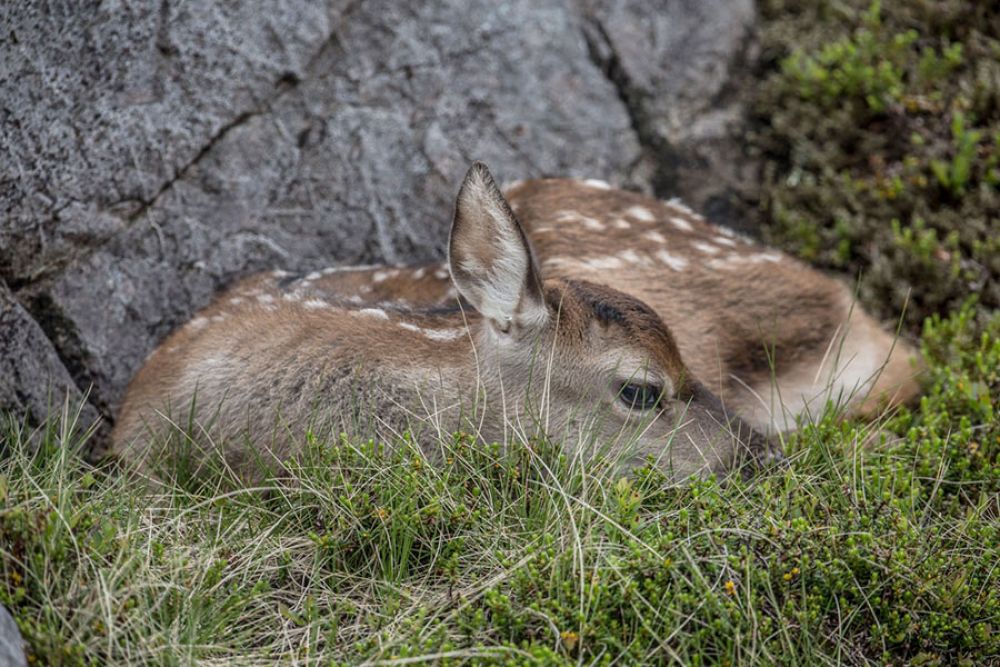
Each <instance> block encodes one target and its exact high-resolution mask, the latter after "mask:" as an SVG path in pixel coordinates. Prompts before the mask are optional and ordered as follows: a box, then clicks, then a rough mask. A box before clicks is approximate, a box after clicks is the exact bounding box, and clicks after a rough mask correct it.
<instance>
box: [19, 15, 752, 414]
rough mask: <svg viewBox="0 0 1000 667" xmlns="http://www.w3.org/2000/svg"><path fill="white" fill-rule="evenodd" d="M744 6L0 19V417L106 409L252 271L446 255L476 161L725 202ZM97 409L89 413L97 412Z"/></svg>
mask: <svg viewBox="0 0 1000 667" xmlns="http://www.w3.org/2000/svg"><path fill="white" fill-rule="evenodd" d="M753 14H754V12H753V5H752V3H751V2H750V0H730V1H725V0H711V1H704V2H701V1H699V0H684V1H683V2H676V1H674V0H670V1H667V0H659V1H658V2H653V3H646V2H638V1H632V0H630V1H628V2H611V1H610V0H606V1H598V0H578V1H577V2H573V1H572V0H515V1H513V2H508V3H502V4H501V3H493V2H488V1H486V0H473V1H462V0H448V1H444V2H436V3H399V2H391V1H388V0H384V1H378V0H368V1H353V2H352V1H337V0H331V1H330V2H328V3H326V4H321V3H316V2H311V1H309V0H280V1H278V2H272V3H268V4H267V7H266V9H265V8H264V7H263V5H262V3H256V2H252V3H225V4H223V3H218V2H203V3H202V2H199V3H181V2H174V1H172V0H161V1H160V2H159V3H150V2H141V1H138V0H124V1H123V2H119V3H115V4H114V5H113V6H110V5H104V4H100V5H98V4H95V3H79V2H68V1H63V2H46V3H42V2H29V3H5V4H4V5H3V6H2V7H0V35H3V39H2V40H0V127H2V131H0V279H2V281H3V282H4V283H5V285H0V322H2V325H3V326H2V328H0V372H2V375H0V410H13V411H14V412H15V413H16V414H27V415H29V417H30V418H31V419H33V420H37V419H39V418H41V417H43V416H44V415H45V414H46V412H47V406H48V405H49V404H50V403H49V402H48V400H43V398H46V399H47V397H48V391H49V389H48V388H49V387H56V389H57V390H58V392H62V394H60V395H66V394H68V395H69V396H70V397H73V398H77V397H79V396H80V395H82V393H83V392H84V391H86V390H88V389H89V392H90V393H89V401H90V404H91V406H92V407H93V409H95V410H96V411H97V412H100V413H102V414H104V415H106V416H108V415H112V414H113V411H114V408H115V406H116V404H117V402H118V401H119V400H120V398H121V396H122V392H123V391H124V388H125V385H126V383H127V381H128V379H129V377H130V376H131V375H132V373H133V372H134V371H135V370H136V368H137V367H138V365H139V364H141V362H142V360H143V359H144V357H145V355H146V354H147V353H148V352H149V351H150V350H151V349H152V348H153V346H154V345H155V344H156V343H157V342H158V341H159V340H160V339H161V338H162V337H163V336H164V335H165V334H166V333H167V332H169V331H170V330H171V329H172V328H173V327H174V326H176V325H177V324H178V323H180V322H182V321H184V320H185V319H186V318H187V317H189V316H190V315H191V313H192V312H193V311H194V310H196V309H197V308H198V307H200V306H202V305H204V304H205V303H206V302H207V301H208V300H209V298H210V297H211V295H212V293H213V292H214V291H215V290H217V289H218V288H219V287H221V286H223V285H225V284H226V283H228V282H229V281H231V280H233V279H234V278H236V277H239V276H242V275H245V274H247V273H249V272H252V271H255V270H259V269H262V268H269V267H279V268H288V269H295V270H308V269H312V268H316V267H320V266H325V265H329V264H333V263H358V262H374V261H379V262H381V261H387V262H410V261H421V260H427V259H431V258H438V257H441V256H442V254H443V249H444V245H443V242H444V239H445V236H446V233H447V228H448V224H449V222H450V214H451V206H452V198H453V196H454V193H455V190H456V187H457V183H458V180H459V178H460V177H461V175H462V173H463V172H464V170H465V168H466V167H467V165H468V164H469V162H470V161H471V160H473V159H482V160H485V161H487V162H488V163H489V164H490V165H491V166H492V168H493V169H494V171H495V173H497V175H498V176H499V177H501V178H503V179H514V178H525V177H532V176H542V175H578V176H589V177H601V178H606V179H608V180H610V181H612V182H617V183H620V184H626V185H630V186H633V187H638V188H641V189H645V190H647V191H655V192H656V193H657V194H660V195H663V196H667V195H677V194H679V195H681V196H686V197H689V198H690V199H691V200H692V202H693V203H695V204H698V205H706V206H708V208H709V209H712V208H713V207H714V208H716V209H718V210H719V211H720V212H721V213H722V214H731V213H732V212H733V211H734V210H736V209H733V208H732V206H731V203H732V201H733V195H732V193H733V192H734V191H735V190H733V189H732V188H731V187H730V185H731V184H730V183H729V182H728V181H726V180H725V179H721V178H714V177H713V178H712V179H707V178H706V174H708V173H711V172H714V170H715V169H716V168H717V167H718V164H719V163H722V164H725V165H727V169H728V170H729V171H727V172H726V173H732V172H733V171H734V169H736V167H735V166H733V165H742V164H743V162H741V161H740V160H737V159H735V158H734V156H738V152H739V142H738V140H737V139H738V135H739V127H740V119H741V116H740V107H739V104H738V99H739V94H738V91H739V81H740V80H741V77H740V74H741V72H742V67H743V63H744V62H745V60H746V58H747V57H748V53H749V49H750V46H749V44H750V41H749V38H748V36H749V34H750V27H751V26H752V22H753ZM88 414H96V413H94V412H91V413H88Z"/></svg>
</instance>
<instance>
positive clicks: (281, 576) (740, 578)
mask: <svg viewBox="0 0 1000 667" xmlns="http://www.w3.org/2000/svg"><path fill="white" fill-rule="evenodd" d="M924 341H925V346H924V347H925V353H926V354H927V357H928V362H929V365H930V371H929V379H928V386H927V391H926V395H925V397H924V399H923V400H922V402H921V404H920V405H919V406H917V407H915V408H914V409H913V410H912V411H911V410H902V411H900V412H899V413H897V414H896V415H894V416H892V417H891V418H887V419H885V420H883V421H882V422H880V423H878V424H862V423H853V422H842V421H838V420H836V419H834V418H832V417H831V418H828V419H826V420H824V421H823V422H822V423H820V424H819V425H818V426H815V427H810V428H807V429H805V430H803V431H802V432H801V433H800V434H799V435H796V436H794V437H793V438H791V439H790V440H789V442H788V443H787V450H788V452H789V453H790V456H791V463H790V465H789V466H788V467H787V468H786V469H782V470H776V471H771V472H768V473H765V474H763V475H761V476H759V477H757V478H756V479H754V480H751V481H749V482H744V481H741V480H739V479H729V480H724V481H717V480H705V481H697V482H693V483H692V484H690V485H687V486H670V485H667V484H665V483H664V480H663V478H662V477H661V476H660V475H659V474H658V473H657V472H655V471H653V470H650V469H645V470H640V471H638V472H636V473H633V474H631V475H628V476H623V475H622V474H621V473H620V472H618V471H616V469H615V467H614V465H613V463H612V462H604V463H603V464H602V463H593V462H591V463H587V462H584V461H581V460H580V459H579V458H574V457H572V456H570V457H567V456H566V455H565V454H563V453H561V452H560V451H559V450H558V449H557V448H556V447H554V446H552V445H550V444H549V443H545V442H532V443H519V444H518V443H515V444H513V445H511V447H510V450H509V451H506V452H501V451H500V449H499V448H497V447H492V448H491V447H484V446H477V445H474V443H472V442H470V441H469V440H468V439H467V438H465V437H463V436H460V435H459V436H456V437H455V438H454V440H452V441H449V442H447V443H443V446H445V448H446V449H445V457H444V463H443V465H437V466H435V465H429V464H428V463H427V462H426V461H425V459H424V458H423V457H422V456H421V455H419V454H418V453H417V452H416V451H415V450H414V449H413V448H412V447H410V446H408V445H407V443H405V442H404V443H396V444H395V446H394V447H378V446H375V445H373V444H372V443H366V442H354V441H352V440H350V439H348V438H346V437H344V438H341V439H340V440H338V441H335V442H319V441H315V440H311V441H310V442H308V443H307V444H306V455H305V456H303V458H302V459H301V461H300V462H299V463H298V464H295V465H292V466H291V467H290V468H289V470H288V472H287V474H285V475H284V476H283V477H282V478H274V479H271V480H269V481H268V482H267V483H266V484H264V485H263V486H262V487H259V488H256V489H241V488H239V486H238V485H235V484H234V483H233V482H232V481H231V479H229V478H228V477H227V476H226V475H225V474H224V473H220V474H217V475H216V474H214V473H212V474H203V475H200V476H194V477H188V478H185V479H184V481H183V482H182V483H179V484H175V485H169V484H168V485H166V486H164V487H158V488H155V489H149V488H147V487H144V486H142V485H140V484H138V483H136V482H133V481H130V480H131V478H130V477H129V476H128V475H126V474H122V471H119V470H114V469H110V468H108V469H95V468H92V467H90V466H88V465H87V464H85V463H84V462H83V461H82V460H81V458H80V457H79V456H78V455H77V454H75V453H74V452H75V451H76V450H77V449H78V448H79V446H80V444H81V443H80V442H79V439H76V438H75V437H74V436H73V435H71V433H72V431H73V429H72V428H71V425H72V417H71V416H69V417H67V419H66V420H65V422H63V423H61V424H60V423H51V424H49V425H48V426H47V428H45V429H43V430H41V431H39V432H32V433H29V432H26V431H25V430H23V429H21V428H18V427H17V425H16V424H9V425H8V427H7V429H6V430H5V432H4V436H3V437H4V445H3V447H4V448H6V449H7V456H6V457H5V458H4V459H3V461H2V462H0V507H2V508H3V509H2V510H0V602H2V603H3V604H5V605H7V606H8V607H9V608H10V609H12V611H13V612H14V615H15V616H16V617H17V619H18V623H19V624H20V627H21V629H22V631H23V633H24V635H25V637H26V638H27V640H28V643H29V647H30V654H31V656H32V659H33V661H34V663H35V664H47V665H61V664H67V665H76V664H93V665H103V664H124V663H129V664H154V665H180V664H192V663H198V664H261V665H263V664H268V665H269V664H274V663H275V662H276V661H277V662H283V663H287V664H341V663H346V664H358V663H362V662H366V661H368V662H372V663H385V664H393V663H396V664H408V663H407V660H414V661H433V660H437V661H438V662H439V663H471V664H581V663H583V664H592V663H597V664H622V663H636V662H647V663H649V662H654V663H671V662H674V663H678V664H685V665H708V664H729V665H737V664H782V665H786V664H787V665H822V664H843V663H847V664H880V665H881V664H968V665H983V664H989V662H990V661H997V660H1000V632H997V629H998V628H1000V568H998V562H1000V500H998V498H1000V424H998V422H997V420H996V418H995V410H996V409H997V395H998V390H1000V376H998V368H1000V316H994V317H992V318H989V317H985V316H983V315H982V314H977V311H976V310H975V309H974V308H973V307H972V306H969V307H967V308H965V309H964V310H962V311H961V313H959V314H957V315H955V316H953V317H951V318H948V319H945V320H932V321H929V322H928V324H927V330H926V332H925V336H924ZM63 427H65V428H63ZM29 441H34V442H35V446H36V449H35V450H32V448H31V447H30V446H29ZM435 656H436V657H435Z"/></svg>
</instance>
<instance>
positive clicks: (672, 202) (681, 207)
mask: <svg viewBox="0 0 1000 667" xmlns="http://www.w3.org/2000/svg"><path fill="white" fill-rule="evenodd" d="M667 206H669V207H671V208H673V209H676V210H678V211H680V212H681V213H686V214H687V215H689V216H691V217H692V218H695V219H697V220H702V217H701V216H700V215H698V214H697V213H695V212H694V211H693V210H691V207H690V206H688V205H687V204H685V203H684V202H682V201H681V200H680V199H678V198H677V197H673V198H671V199H669V200H667Z"/></svg>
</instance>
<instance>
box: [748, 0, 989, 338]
mask: <svg viewBox="0 0 1000 667" xmlns="http://www.w3.org/2000/svg"><path fill="white" fill-rule="evenodd" d="M989 5H990V3H983V2H977V1H975V0H967V1H962V0H945V1H943V2H942V1H939V0H918V1H915V2H905V3H884V4H880V3H878V2H875V3H869V1H868V0H846V1H838V2H833V1H832V0H806V1H805V2H788V1H785V0H768V1H767V2H764V3H762V15H763V21H762V28H761V43H762V48H763V55H764V57H763V64H762V67H763V70H764V73H763V81H762V83H761V85H760V87H759V89H758V93H757V95H756V98H755V100H754V102H753V113H754V115H755V116H756V119H757V121H758V123H759V128H758V131H757V132H756V133H755V135H754V136H753V138H752V140H751V143H752V145H753V148H754V150H756V151H758V152H759V154H760V155H762V157H763V158H764V161H765V172H766V179H765V181H766V182H765V185H764V190H763V196H762V201H761V209H760V215H761V223H762V227H763V229H764V230H765V234H766V236H767V237H768V240H769V241H770V242H772V243H774V244H776V245H779V246H782V247H784V248H787V249H789V250H791V251H793V252H795V253H797V254H799V255H800V256H801V257H803V258H805V259H807V260H808V261H810V262H813V263H816V264H818V265H820V266H823V267H826V268H830V269H835V270H838V271H843V272H847V273H849V274H851V275H854V276H861V277H862V281H861V290H860V294H861V296H862V299H863V301H864V302H865V304H866V305H867V306H868V307H869V308H870V309H872V310H873V311H874V312H876V313H877V314H879V315H880V316H883V317H886V318H889V319H895V318H898V317H899V315H900V313H901V312H902V311H903V310H904V308H905V310H906V322H907V323H908V325H909V327H910V329H911V330H912V331H913V332H915V333H916V332H918V331H919V330H920V326H921V322H922V321H923V320H924V319H925V318H926V317H927V316H929V315H931V314H935V313H945V312H950V311H952V310H954V309H956V308H957V307H958V306H960V305H961V303H962V302H963V301H964V299H965V297H966V296H967V295H968V294H969V293H970V292H976V293H978V294H979V303H980V305H981V307H983V308H996V307H998V306H1000V192H998V188H997V186H998V183H1000V169H998V163H1000V13H998V12H996V11H995V9H991V8H990V6H989Z"/></svg>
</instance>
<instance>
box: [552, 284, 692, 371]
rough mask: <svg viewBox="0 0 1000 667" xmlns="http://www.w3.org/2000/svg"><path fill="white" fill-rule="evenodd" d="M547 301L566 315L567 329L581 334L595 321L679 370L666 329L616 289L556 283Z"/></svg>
mask: <svg viewBox="0 0 1000 667" xmlns="http://www.w3.org/2000/svg"><path fill="white" fill-rule="evenodd" d="M546 299H547V300H548V301H549V303H550V305H551V306H553V307H554V308H556V309H560V310H561V311H562V312H563V313H564V314H565V316H566V320H565V324H566V329H567V330H568V331H570V332H574V333H576V334H577V335H582V333H583V332H584V331H586V330H587V329H588V328H589V327H590V325H591V324H593V323H594V322H597V323H599V324H601V325H604V326H606V327H615V328H617V329H618V330H620V331H621V332H622V333H623V334H624V335H625V336H626V338H627V340H628V341H629V342H631V343H634V344H635V345H638V346H641V347H644V348H646V349H647V350H648V351H649V353H650V354H651V355H652V356H653V357H654V358H655V359H656V360H657V361H659V362H660V363H662V364H663V365H664V366H665V367H666V368H667V369H668V370H670V371H674V370H680V354H679V352H678V350H677V345H676V344H675V342H674V339H673V336H672V335H671V334H670V331H669V329H667V327H666V325H665V324H664V323H663V320H661V319H660V317H659V315H657V314H656V312H655V311H654V310H653V309H652V308H650V307H649V306H648V305H646V303H644V302H643V301H640V300H639V299H636V298H634V297H632V296H629V295H627V294H624V293H623V292H619V291H618V290H615V289H612V288H610V287H606V286H604V285H598V284H595V283H591V282H587V281H583V280H566V281H559V282H557V283H556V285H555V286H554V287H552V288H550V289H549V291H548V293H547V294H546Z"/></svg>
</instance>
